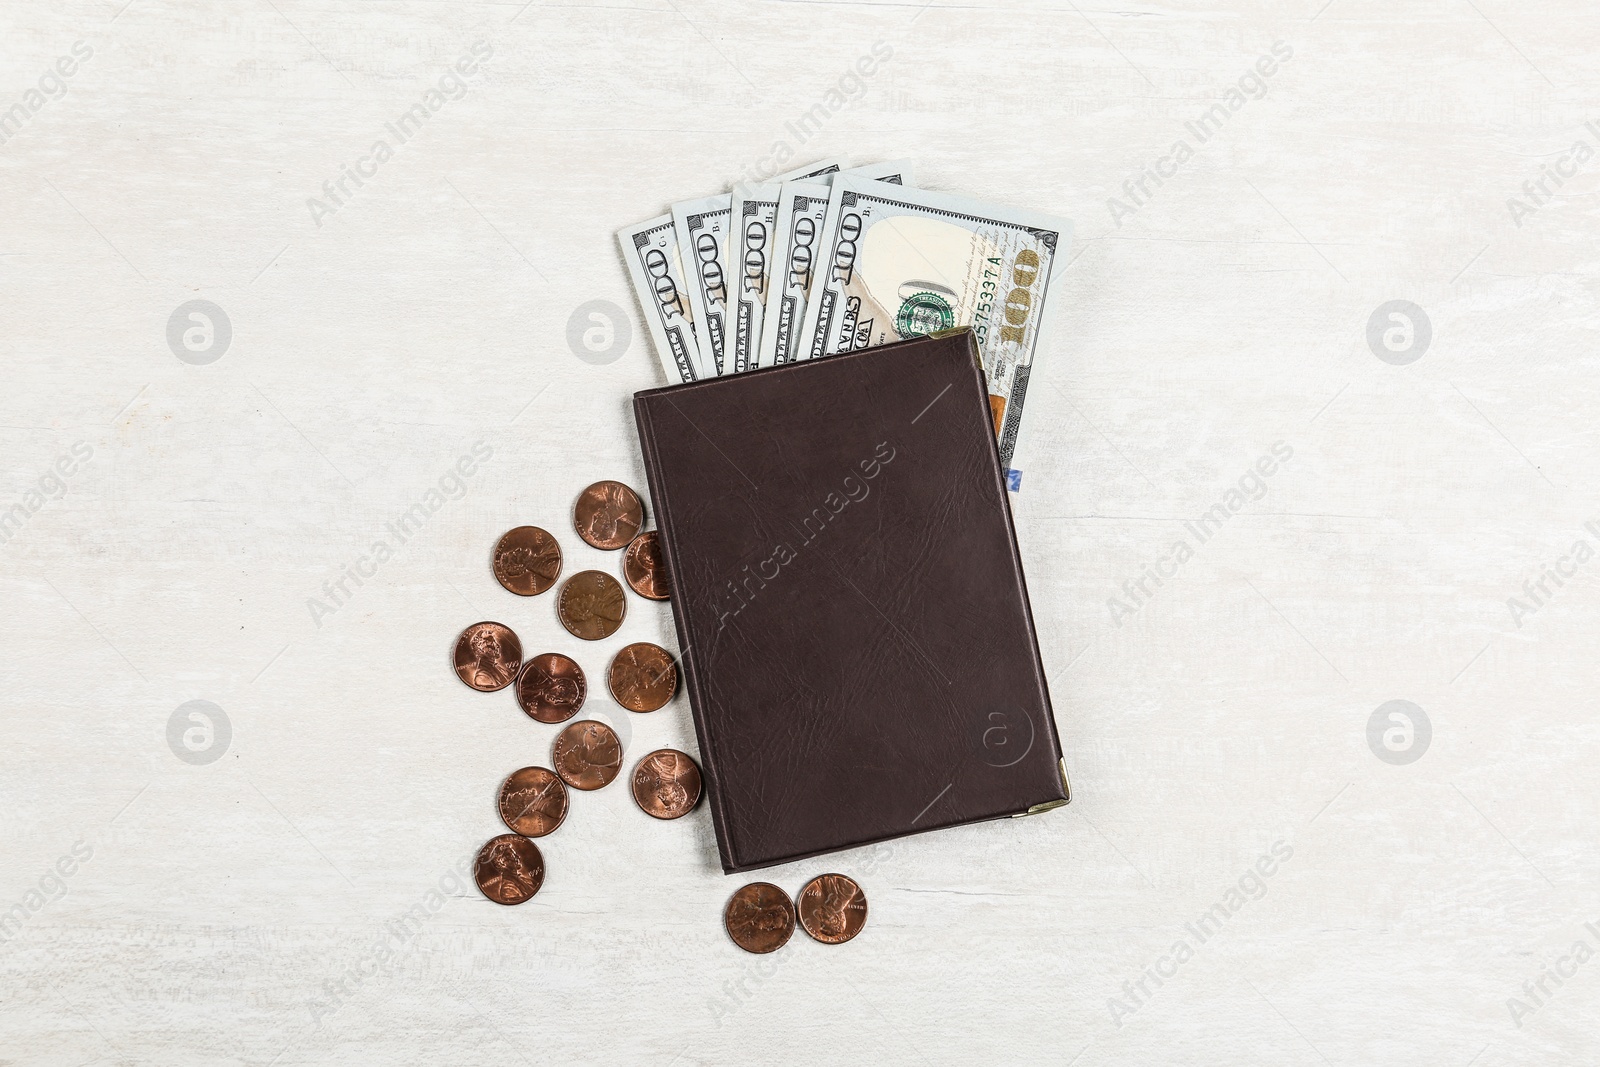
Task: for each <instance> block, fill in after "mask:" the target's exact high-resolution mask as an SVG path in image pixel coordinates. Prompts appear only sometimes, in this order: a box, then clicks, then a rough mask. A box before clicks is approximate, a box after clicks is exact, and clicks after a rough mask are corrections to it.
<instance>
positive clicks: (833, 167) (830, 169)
mask: <svg viewBox="0 0 1600 1067" xmlns="http://www.w3.org/2000/svg"><path fill="white" fill-rule="evenodd" d="M844 167H845V158H844V157H843V156H829V157H828V158H827V159H819V160H817V161H816V162H815V163H807V164H806V165H805V166H803V167H796V168H795V169H794V170H791V171H787V172H785V173H783V174H774V175H773V176H772V177H770V178H764V179H762V181H761V182H759V183H758V184H761V185H781V184H782V183H784V182H803V181H805V180H806V179H807V178H820V177H821V176H822V175H824V174H837V173H839V172H840V171H841V170H843V169H844Z"/></svg>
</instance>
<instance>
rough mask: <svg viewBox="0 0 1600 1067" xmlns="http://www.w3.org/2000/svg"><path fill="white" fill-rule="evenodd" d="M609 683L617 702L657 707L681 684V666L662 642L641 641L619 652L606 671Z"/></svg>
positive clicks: (635, 707) (639, 708)
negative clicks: (661, 644) (673, 660)
mask: <svg viewBox="0 0 1600 1067" xmlns="http://www.w3.org/2000/svg"><path fill="white" fill-rule="evenodd" d="M606 685H607V686H609V687H610V689H611V696H612V698H613V699H614V700H616V702H617V703H618V704H621V705H622V706H623V707H625V708H627V709H628V710H629V711H655V710H656V709H657V708H659V707H661V706H662V705H664V704H665V703H666V702H667V701H669V700H671V699H672V694H673V692H674V691H676V690H677V688H678V668H677V667H675V666H674V665H673V663H672V655H671V654H670V653H669V652H668V651H667V650H666V649H664V648H662V647H661V646H660V645H652V644H651V643H650V642H649V641H638V642H635V643H634V644H631V645H629V646H627V647H626V648H624V649H623V650H622V651H621V652H618V653H617V658H616V659H614V660H612V661H611V669H610V670H609V671H607V672H606Z"/></svg>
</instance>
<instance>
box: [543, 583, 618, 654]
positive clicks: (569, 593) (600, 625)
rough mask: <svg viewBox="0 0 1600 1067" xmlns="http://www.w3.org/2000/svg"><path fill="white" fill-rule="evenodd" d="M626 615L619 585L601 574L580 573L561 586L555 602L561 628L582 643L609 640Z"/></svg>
mask: <svg viewBox="0 0 1600 1067" xmlns="http://www.w3.org/2000/svg"><path fill="white" fill-rule="evenodd" d="M627 614H628V604H627V602H626V601H625V600H624V599H623V597H622V583H621V582H619V581H617V580H616V579H615V578H613V577H611V575H609V574H607V573H605V572H604V571H579V572H578V573H577V574H574V575H573V576H572V577H571V578H568V579H567V580H566V582H564V583H563V584H562V586H561V592H560V594H559V595H558V596H557V598H556V616H557V617H558V618H559V619H560V620H561V625H562V626H565V627H566V628H567V632H568V633H570V634H571V635H572V636H574V637H581V638H582V639H583V640H585V641H599V640H601V639H602V638H606V637H610V636H611V635H612V634H614V633H616V632H617V630H618V629H619V628H620V627H621V626H622V620H623V617H624V616H626V615H627Z"/></svg>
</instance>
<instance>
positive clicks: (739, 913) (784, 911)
mask: <svg viewBox="0 0 1600 1067" xmlns="http://www.w3.org/2000/svg"><path fill="white" fill-rule="evenodd" d="M722 925H723V926H725V927H726V928H727V930H728V936H729V937H731V938H733V943H734V944H735V945H738V946H739V947H740V948H742V949H744V950H745V951H746V952H776V951H777V950H778V949H780V948H782V947H783V946H784V945H785V944H787V943H788V941H789V938H790V937H791V936H792V935H793V934H794V905H793V904H791V903H790V902H789V894H788V893H785V892H784V891H783V890H781V889H779V888H778V887H777V886H775V885H773V884H772V883H771V882H751V883H750V884H749V885H747V886H741V887H740V888H739V890H738V891H737V892H736V893H734V894H733V896H732V897H730V898H728V906H727V907H726V908H724V909H723V910H722Z"/></svg>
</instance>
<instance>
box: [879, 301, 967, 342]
mask: <svg viewBox="0 0 1600 1067" xmlns="http://www.w3.org/2000/svg"><path fill="white" fill-rule="evenodd" d="M955 323H956V313H955V309H954V308H952V307H951V306H950V301H948V300H946V299H945V298H944V297H942V296H939V295H938V294H937V293H926V292H924V293H913V294H912V295H911V296H909V297H907V298H906V299H905V300H902V301H901V302H900V310H899V311H897V312H895V316H894V329H895V332H896V333H898V334H899V335H900V336H901V337H925V336H927V335H928V334H930V333H934V332H936V331H938V330H948V329H949V328H950V327H952V326H954V325H955Z"/></svg>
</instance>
